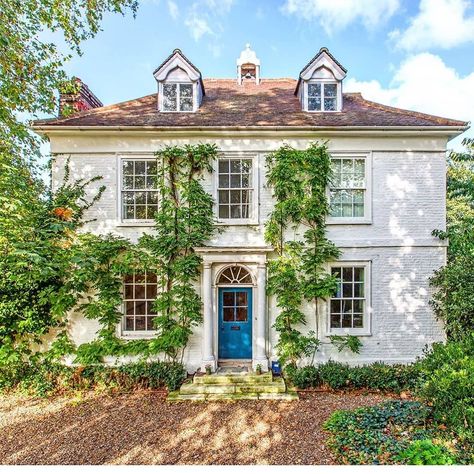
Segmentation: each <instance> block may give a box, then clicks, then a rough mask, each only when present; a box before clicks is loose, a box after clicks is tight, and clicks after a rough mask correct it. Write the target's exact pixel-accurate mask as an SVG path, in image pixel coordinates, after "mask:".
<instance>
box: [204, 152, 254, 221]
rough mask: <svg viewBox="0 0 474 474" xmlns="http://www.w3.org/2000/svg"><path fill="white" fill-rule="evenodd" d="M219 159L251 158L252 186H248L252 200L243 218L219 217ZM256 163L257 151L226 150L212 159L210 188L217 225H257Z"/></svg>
mask: <svg viewBox="0 0 474 474" xmlns="http://www.w3.org/2000/svg"><path fill="white" fill-rule="evenodd" d="M219 159H224V160H232V159H240V160H252V171H251V173H250V174H251V176H252V187H251V188H248V189H249V190H251V191H252V202H251V203H250V205H249V217H248V218H245V219H233V218H229V219H223V218H219V193H218V189H219ZM258 163H259V153H252V152H242V153H236V152H227V153H221V154H219V156H218V157H217V158H216V160H214V163H213V173H212V182H213V185H212V188H213V198H214V208H213V212H214V216H215V217H216V223H217V225H258V222H259V216H258V203H259V181H258V175H259V173H258Z"/></svg>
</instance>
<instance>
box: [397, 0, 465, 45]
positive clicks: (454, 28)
mask: <svg viewBox="0 0 474 474" xmlns="http://www.w3.org/2000/svg"><path fill="white" fill-rule="evenodd" d="M472 6H473V4H472V2H470V1H466V0H421V2H420V11H419V12H418V15H417V16H415V17H414V18H412V19H410V21H409V25H408V28H407V29H406V30H404V31H400V30H394V31H392V32H391V33H390V38H391V39H392V40H393V41H394V42H395V44H396V45H397V47H399V48H401V49H405V50H408V51H419V50H426V49H427V48H432V47H439V48H444V49H448V48H452V47H454V46H458V45H460V44H462V43H466V42H469V41H474V15H471V16H468V10H469V9H470V8H471V7H472Z"/></svg>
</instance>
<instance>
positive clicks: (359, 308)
mask: <svg viewBox="0 0 474 474" xmlns="http://www.w3.org/2000/svg"><path fill="white" fill-rule="evenodd" d="M353 303H354V304H353V308H354V313H363V312H364V301H363V300H354V301H353Z"/></svg>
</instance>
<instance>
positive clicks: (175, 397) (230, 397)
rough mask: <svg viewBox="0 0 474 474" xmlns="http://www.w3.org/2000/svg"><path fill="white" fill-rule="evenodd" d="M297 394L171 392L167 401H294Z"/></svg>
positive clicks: (291, 392)
mask: <svg viewBox="0 0 474 474" xmlns="http://www.w3.org/2000/svg"><path fill="white" fill-rule="evenodd" d="M298 399H299V398H298V394H297V393H296V392H294V391H290V392H286V393H221V394H218V393H209V394H204V393H199V394H181V393H179V392H171V393H170V394H169V395H168V397H167V399H166V400H167V401H168V402H186V401H190V402H208V401H222V402H226V401H227V402H232V401H238V400H268V401H271V400H274V401H286V402H289V401H296V400H298Z"/></svg>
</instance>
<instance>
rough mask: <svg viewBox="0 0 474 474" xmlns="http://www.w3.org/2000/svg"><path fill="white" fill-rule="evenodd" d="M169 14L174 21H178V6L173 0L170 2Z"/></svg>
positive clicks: (169, 0)
mask: <svg viewBox="0 0 474 474" xmlns="http://www.w3.org/2000/svg"><path fill="white" fill-rule="evenodd" d="M168 12H169V14H170V16H171V18H173V20H176V19H177V18H178V17H179V7H178V4H177V3H176V2H173V0H168Z"/></svg>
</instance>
